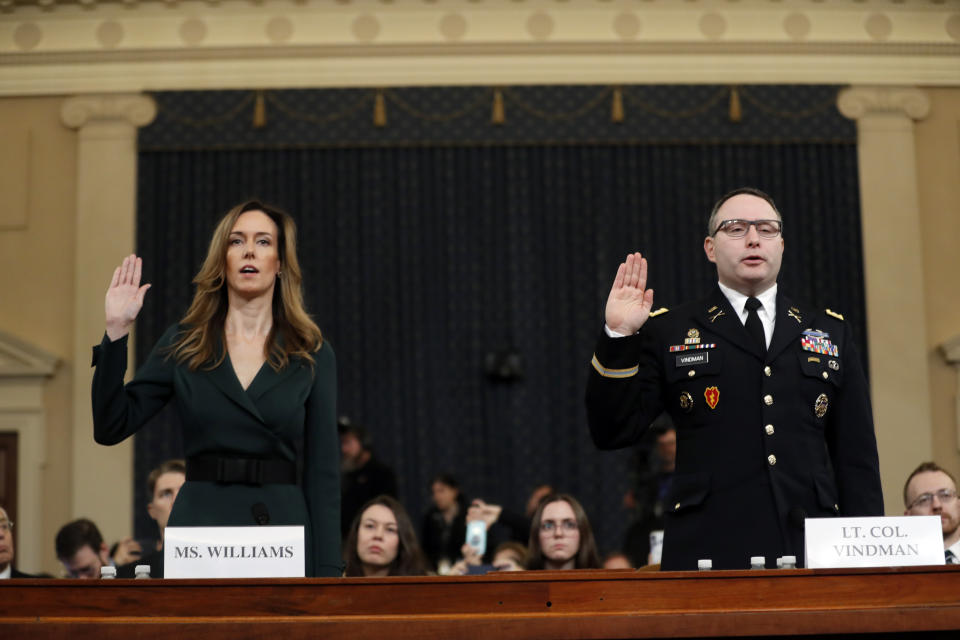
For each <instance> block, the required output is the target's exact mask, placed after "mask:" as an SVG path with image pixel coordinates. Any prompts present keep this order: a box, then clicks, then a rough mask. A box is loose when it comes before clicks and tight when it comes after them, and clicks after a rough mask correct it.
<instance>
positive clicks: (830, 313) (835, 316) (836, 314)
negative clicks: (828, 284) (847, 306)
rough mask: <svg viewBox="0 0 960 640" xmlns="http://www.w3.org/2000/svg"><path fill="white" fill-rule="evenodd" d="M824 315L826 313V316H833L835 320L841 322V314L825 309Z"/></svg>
mask: <svg viewBox="0 0 960 640" xmlns="http://www.w3.org/2000/svg"><path fill="white" fill-rule="evenodd" d="M824 313H826V314H827V315H828V316H833V317H834V318H836V319H837V320H843V314H842V313H837V312H836V311H831V310H830V309H825V310H824Z"/></svg>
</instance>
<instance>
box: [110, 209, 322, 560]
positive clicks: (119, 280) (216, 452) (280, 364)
mask: <svg viewBox="0 0 960 640" xmlns="http://www.w3.org/2000/svg"><path fill="white" fill-rule="evenodd" d="M141 271H142V262H141V259H140V258H138V257H137V256H135V255H131V256H128V257H127V258H124V260H123V263H122V264H121V265H120V266H119V267H117V269H116V271H115V272H114V274H113V280H112V281H111V283H110V287H109V289H108V290H107V295H106V303H105V308H106V334H105V335H104V337H103V341H102V342H101V343H100V345H98V346H97V347H94V365H95V366H96V372H95V373H94V377H93V416H94V438H95V439H96V441H97V442H98V443H100V444H108V445H109V444H116V443H118V442H120V441H122V440H124V439H125V438H127V437H129V436H130V435H132V434H133V433H135V432H136V431H137V430H138V429H139V428H140V427H141V426H143V424H144V423H146V422H147V421H148V420H149V419H150V418H151V417H152V416H153V415H155V414H156V413H157V412H158V411H160V409H162V408H163V407H164V405H166V404H167V403H168V402H170V401H173V402H174V403H176V406H177V408H178V410H179V414H180V417H181V422H182V424H183V442H184V450H185V451H184V453H185V455H186V458H187V474H186V475H187V481H186V483H185V484H184V485H183V487H182V488H181V489H180V493H179V495H178V496H177V500H176V502H175V503H174V506H173V511H172V512H171V514H170V519H169V523H168V524H169V525H170V526H244V525H257V524H271V525H303V526H304V527H305V536H306V538H305V542H306V554H307V557H306V559H305V573H306V575H308V576H314V575H316V576H338V575H340V573H341V566H340V524H339V519H340V477H339V440H338V436H337V429H336V418H335V416H336V407H335V402H336V363H335V359H334V354H333V349H332V348H331V347H330V345H329V343H327V342H325V341H324V339H323V337H322V335H321V333H320V329H319V328H318V327H317V325H316V324H315V323H314V322H313V320H312V319H311V318H310V316H309V315H308V314H307V312H306V311H305V309H304V305H303V293H302V289H301V274H300V266H299V263H298V261H297V253H296V226H295V224H294V222H293V219H292V218H291V217H290V216H289V215H288V214H286V213H285V212H283V211H280V210H279V209H276V208H274V207H271V206H267V205H265V204H262V203H260V202H257V201H248V202H245V203H243V204H240V205H238V206H236V207H234V208H233V209H231V210H230V211H229V212H228V213H227V214H226V215H225V216H224V217H223V218H222V219H221V220H220V222H219V224H218V225H217V227H216V229H215V231H214V233H213V238H212V239H211V241H210V248H209V250H208V252H207V256H206V259H205V260H204V263H203V266H202V267H201V269H200V272H199V273H198V274H197V275H196V277H195V278H194V280H193V282H194V284H195V285H196V292H195V294H194V298H193V302H192V303H191V305H190V308H189V309H188V311H187V313H186V315H185V316H184V317H183V318H182V319H181V320H180V322H179V323H177V324H175V325H173V326H171V327H170V328H169V329H167V331H166V332H165V333H164V334H163V336H162V337H161V338H160V340H159V342H158V343H157V345H156V346H155V347H154V349H153V351H152V352H151V353H150V355H149V356H148V358H147V359H146V361H145V362H144V363H143V364H142V365H141V366H140V367H139V368H138V370H137V372H136V375H135V376H134V379H133V380H132V381H131V382H130V383H128V384H127V385H124V384H123V377H124V373H125V371H126V367H127V336H128V334H129V332H130V329H131V327H132V325H133V322H134V320H135V319H136V317H137V314H138V313H139V312H140V309H141V308H142V306H143V302H144V296H145V295H146V292H147V290H148V289H149V287H150V285H149V284H144V285H141V284H140V279H141ZM301 443H302V446H301ZM298 463H300V465H301V468H302V474H301V473H298Z"/></svg>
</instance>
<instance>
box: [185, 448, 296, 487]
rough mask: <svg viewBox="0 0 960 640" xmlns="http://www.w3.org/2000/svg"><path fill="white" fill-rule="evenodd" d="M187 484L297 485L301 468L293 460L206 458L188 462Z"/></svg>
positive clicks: (210, 456) (208, 456)
mask: <svg viewBox="0 0 960 640" xmlns="http://www.w3.org/2000/svg"><path fill="white" fill-rule="evenodd" d="M187 480H194V481H200V482H219V483H223V484H297V465H296V464H294V463H293V462H290V461H289V460H277V459H271V458H268V459H260V458H234V457H227V456H218V455H211V454H204V455H200V456H193V457H190V458H187Z"/></svg>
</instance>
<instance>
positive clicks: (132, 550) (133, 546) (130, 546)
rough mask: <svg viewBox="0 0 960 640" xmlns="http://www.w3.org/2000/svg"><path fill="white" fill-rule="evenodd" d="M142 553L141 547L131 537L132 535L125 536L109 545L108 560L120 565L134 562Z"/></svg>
mask: <svg viewBox="0 0 960 640" xmlns="http://www.w3.org/2000/svg"><path fill="white" fill-rule="evenodd" d="M142 555H143V547H141V546H140V543H139V542H137V541H136V540H134V539H133V536H127V537H126V538H124V539H123V540H120V541H119V542H114V543H113V544H112V545H110V561H111V562H112V563H113V564H114V565H116V566H118V567H119V566H121V565H124V564H127V563H131V564H132V563H135V562H137V561H138V560H139V559H140V557H141V556H142Z"/></svg>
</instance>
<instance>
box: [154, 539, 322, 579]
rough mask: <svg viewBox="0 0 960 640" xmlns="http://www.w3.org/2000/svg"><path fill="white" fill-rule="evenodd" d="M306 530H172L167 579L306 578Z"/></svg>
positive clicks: (165, 541)
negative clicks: (304, 533) (304, 534)
mask: <svg viewBox="0 0 960 640" xmlns="http://www.w3.org/2000/svg"><path fill="white" fill-rule="evenodd" d="M305 557H306V556H305V547H304V540H303V527H302V526H296V527H271V526H258V527H167V528H166V529H165V530H164V533H163V577H164V578H302V577H304V567H305V566H306V563H305V561H304V560H305Z"/></svg>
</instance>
